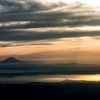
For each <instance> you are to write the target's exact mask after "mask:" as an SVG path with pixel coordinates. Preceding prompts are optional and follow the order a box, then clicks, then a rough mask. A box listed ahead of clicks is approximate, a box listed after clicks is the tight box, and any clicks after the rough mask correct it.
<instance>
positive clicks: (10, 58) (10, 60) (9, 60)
mask: <svg viewBox="0 0 100 100" xmlns="http://www.w3.org/2000/svg"><path fill="white" fill-rule="evenodd" d="M22 62H23V61H21V60H18V59H16V58H14V57H9V58H7V59H5V60H3V61H1V63H22Z"/></svg>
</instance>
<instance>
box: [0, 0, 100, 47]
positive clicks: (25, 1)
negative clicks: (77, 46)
mask: <svg viewBox="0 0 100 100" xmlns="http://www.w3.org/2000/svg"><path fill="white" fill-rule="evenodd" d="M0 5H1V6H0V7H1V9H0V29H1V31H0V41H29V40H30V41H32V40H43V39H57V38H64V37H65V38H67V37H80V36H99V35H100V32H97V31H93V32H79V31H72V32H59V31H48V32H37V31H34V32H25V31H12V30H13V29H24V28H25V29H28V28H47V27H63V26H68V27H73V28H74V27H80V26H99V25H100V23H99V22H100V18H99V16H100V15H99V13H98V12H96V11H95V9H93V7H90V6H87V5H86V4H82V3H79V2H76V3H74V4H73V5H71V4H65V3H62V2H60V3H58V4H49V5H46V4H43V3H42V1H41V2H39V1H36V0H22V1H19V0H14V1H13V0H0ZM12 22H14V23H15V24H11V23H12ZM23 22H28V23H24V24H22V23H23ZM9 29H10V30H9ZM37 30H38V29H37ZM7 45H8V46H9V44H6V45H1V47H6V46H7ZM11 46H12V45H11Z"/></svg>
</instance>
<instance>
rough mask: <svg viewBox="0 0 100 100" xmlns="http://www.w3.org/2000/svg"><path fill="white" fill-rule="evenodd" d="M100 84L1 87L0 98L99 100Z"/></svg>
mask: <svg viewBox="0 0 100 100" xmlns="http://www.w3.org/2000/svg"><path fill="white" fill-rule="evenodd" d="M99 96H100V83H77V82H76V83H27V84H8V85H4V84H3V85H0V97H3V100H4V99H5V98H8V99H9V100H11V99H13V100H14V99H23V100H24V99H27V100H86V99H88V100H97V99H98V98H99Z"/></svg>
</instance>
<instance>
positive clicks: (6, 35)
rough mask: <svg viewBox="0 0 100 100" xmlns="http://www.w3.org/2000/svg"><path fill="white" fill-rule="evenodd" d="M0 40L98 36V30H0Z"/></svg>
mask: <svg viewBox="0 0 100 100" xmlns="http://www.w3.org/2000/svg"><path fill="white" fill-rule="evenodd" d="M0 35H1V36H0V40H1V41H36V40H46V39H58V38H70V37H82V36H99V35H100V31H93V32H91V31H90V32H85V31H82V32H78V31H73V32H70V31H68V32H56V31H50V32H22V31H1V32H0Z"/></svg>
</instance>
